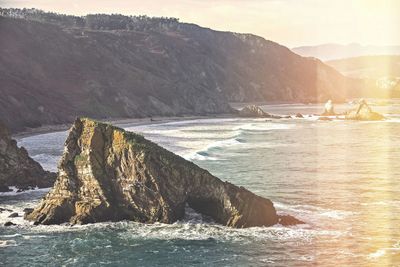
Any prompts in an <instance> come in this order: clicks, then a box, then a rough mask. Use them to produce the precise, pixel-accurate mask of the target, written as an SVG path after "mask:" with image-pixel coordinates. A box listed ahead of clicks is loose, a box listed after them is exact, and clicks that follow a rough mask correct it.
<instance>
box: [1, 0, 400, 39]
mask: <svg viewBox="0 0 400 267" xmlns="http://www.w3.org/2000/svg"><path fill="white" fill-rule="evenodd" d="M0 6H1V7H35V8H40V9H43V10H47V11H56V12H61V13H66V14H75V15H85V14H87V13H121V14H126V15H143V14H146V15H150V16H168V17H177V18H179V19H180V20H181V21H184V22H192V23H196V24H199V25H201V26H205V27H210V28H213V29H218V30H228V31H235V32H246V33H254V34H257V35H261V36H263V37H265V38H266V39H269V40H273V41H276V42H279V43H281V44H284V45H287V46H289V47H293V46H298V45H309V44H321V43H332V42H335V43H343V44H347V43H351V42H358V43H361V44H372V45H392V44H400V27H399V26H400V0H214V1H211V0H180V1H178V0H153V1H152V0H140V1H138V0H125V1H122V0H0Z"/></svg>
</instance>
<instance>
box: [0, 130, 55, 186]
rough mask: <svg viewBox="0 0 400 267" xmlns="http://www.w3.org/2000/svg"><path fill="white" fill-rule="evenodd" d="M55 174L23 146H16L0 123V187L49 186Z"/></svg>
mask: <svg viewBox="0 0 400 267" xmlns="http://www.w3.org/2000/svg"><path fill="white" fill-rule="evenodd" d="M55 178H56V174H55V173H50V172H47V171H44V170H43V168H42V167H41V166H40V164H39V163H37V162H36V161H34V160H33V159H32V158H30V157H29V155H28V152H27V151H26V150H25V148H23V147H20V148H19V147H18V146H17V142H16V141H15V140H13V139H12V138H11V137H10V135H9V133H8V130H7V129H6V127H5V126H4V125H3V124H2V123H0V189H1V191H2V192H7V191H9V188H8V187H9V186H16V187H17V188H19V189H27V188H31V187H36V186H37V187H39V188H42V187H51V186H52V185H53V183H54V181H55Z"/></svg>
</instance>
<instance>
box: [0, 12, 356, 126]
mask: <svg viewBox="0 0 400 267" xmlns="http://www.w3.org/2000/svg"><path fill="white" fill-rule="evenodd" d="M0 15H1V16H0V36H1V38H0V120H3V121H4V122H5V123H6V124H7V125H8V126H9V127H10V128H11V129H12V130H13V131H19V130H22V129H24V128H26V127H38V126H41V125H45V124H59V123H69V122H72V121H73V120H74V118H75V117H76V116H89V117H93V118H128V117H129V118H132V117H148V116H155V115H160V116H169V115H175V116H177V115H187V114H190V115H206V114H220V113H230V112H232V109H231V107H230V105H229V102H251V101H260V102H261V101H285V102H304V103H309V102H317V101H318V102H324V101H326V100H328V99H333V100H334V101H343V100H345V99H346V97H348V96H353V95H359V91H360V90H361V87H362V86H363V83H362V82H361V81H359V80H357V79H351V78H347V77H344V76H343V75H342V74H340V73H339V72H337V71H336V70H335V69H333V68H332V67H330V66H327V65H325V64H324V63H322V62H321V61H320V60H317V59H312V58H303V57H301V56H298V55H296V54H295V53H293V52H291V51H290V50H289V49H288V48H286V47H284V46H281V45H279V44H277V43H274V42H271V41H267V40H265V39H263V38H261V37H258V36H255V35H251V34H238V33H232V32H220V31H214V30H211V29H207V28H202V27H200V26H197V25H194V24H187V23H180V22H179V21H178V20H177V19H174V18H150V17H146V16H136V17H129V16H122V15H101V14H95V15H87V16H84V17H76V16H66V15H59V14H55V13H46V12H43V11H40V10H36V9H0Z"/></svg>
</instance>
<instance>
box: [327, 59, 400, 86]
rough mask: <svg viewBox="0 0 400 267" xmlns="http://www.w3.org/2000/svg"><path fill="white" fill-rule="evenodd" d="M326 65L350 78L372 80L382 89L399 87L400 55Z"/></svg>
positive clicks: (342, 61) (346, 60)
mask: <svg viewBox="0 0 400 267" xmlns="http://www.w3.org/2000/svg"><path fill="white" fill-rule="evenodd" d="M326 64H328V65H329V66H332V67H333V68H335V69H337V70H338V71H340V72H341V73H342V74H343V75H346V76H348V77H353V78H358V79H367V80H371V82H374V83H375V84H376V85H377V86H378V87H379V88H380V89H393V88H395V87H399V83H400V55H398V56H362V57H354V58H346V59H339V60H332V61H327V62H326ZM397 90H398V89H397Z"/></svg>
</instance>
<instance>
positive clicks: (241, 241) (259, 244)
mask: <svg viewBox="0 0 400 267" xmlns="http://www.w3.org/2000/svg"><path fill="white" fill-rule="evenodd" d="M263 108H264V109H265V110H267V111H270V112H273V113H277V114H288V113H289V114H294V113H297V112H301V113H303V114H307V115H308V114H314V113H318V112H320V111H321V106H316V105H269V106H264V107H263ZM340 108H344V107H338V109H340ZM374 108H375V109H377V110H379V111H381V112H383V113H385V114H387V116H388V118H389V119H388V120H386V121H383V122H352V121H341V120H334V121H317V120H316V119H317V118H316V117H315V116H312V117H308V116H305V118H304V119H287V120H286V119H285V120H266V119H241V118H226V119H217V118H211V119H201V120H190V121H178V122H168V123H154V124H151V125H141V126H134V125H129V124H125V125H121V126H122V127H124V128H126V129H127V130H131V131H136V132H140V133H142V134H143V135H145V136H146V137H147V138H149V139H151V140H153V141H155V142H157V143H159V144H160V145H162V146H164V147H166V148H167V149H170V150H171V151H173V152H175V153H177V154H179V155H181V156H183V157H185V158H187V159H189V160H192V161H194V162H195V163H196V164H198V165H200V166H201V167H203V168H206V169H207V170H209V171H210V172H211V173H213V174H214V175H216V176H218V177H220V178H221V179H222V180H228V181H230V182H232V183H234V184H236V185H240V186H244V187H246V188H248V189H250V190H252V191H253V192H255V193H257V194H259V195H261V196H264V197H267V198H269V199H271V200H272V201H273V202H274V204H275V207H276V209H277V210H278V212H280V213H289V214H292V215H294V216H296V217H298V218H300V219H301V220H303V221H305V222H306V224H305V225H300V226H293V227H282V226H280V225H276V226H273V227H269V228H265V227H256V228H247V229H232V228H228V227H224V226H221V225H217V224H215V223H212V222H209V221H207V220H203V218H202V217H201V216H200V215H199V214H196V213H195V212H193V211H192V210H190V209H188V210H187V214H186V218H185V220H184V221H181V222H177V223H174V224H171V225H166V224H154V225H145V224H139V223H134V222H126V221H124V222H119V223H99V224H93V225H85V226H73V227H71V226H33V225H30V224H29V223H28V222H25V221H23V219H22V218H13V219H9V218H7V216H8V215H9V213H7V212H2V213H0V222H1V224H3V223H4V222H5V221H13V222H15V223H17V224H19V225H18V226H16V227H7V228H6V227H3V226H0V265H3V266H99V265H108V266H202V265H207V266H315V265H321V266H349V265H353V266H396V265H399V264H400V229H399V228H400V185H399V181H398V180H399V178H400V163H399V159H400V115H398V114H400V108H399V106H397V105H391V106H376V107H374ZM66 135H67V133H66V132H54V133H48V134H42V135H36V136H31V137H26V138H23V139H20V140H19V144H20V145H23V146H25V147H26V148H27V149H28V151H29V153H30V154H31V155H32V156H33V157H34V158H35V159H36V160H38V161H39V162H40V163H41V164H42V165H43V166H44V167H45V168H46V169H49V170H56V164H57V161H58V159H59V157H60V155H61V154H62V150H63V142H64V140H65V138H66ZM46 192H47V190H46V189H42V190H35V191H30V192H24V193H19V194H16V193H7V194H2V195H0V207H3V208H10V209H12V210H14V211H18V212H19V213H21V214H22V209H23V208H25V207H33V206H34V205H35V204H36V203H37V202H38V201H39V200H40V198H41V197H42V196H43V195H44V194H45V193H46Z"/></svg>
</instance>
